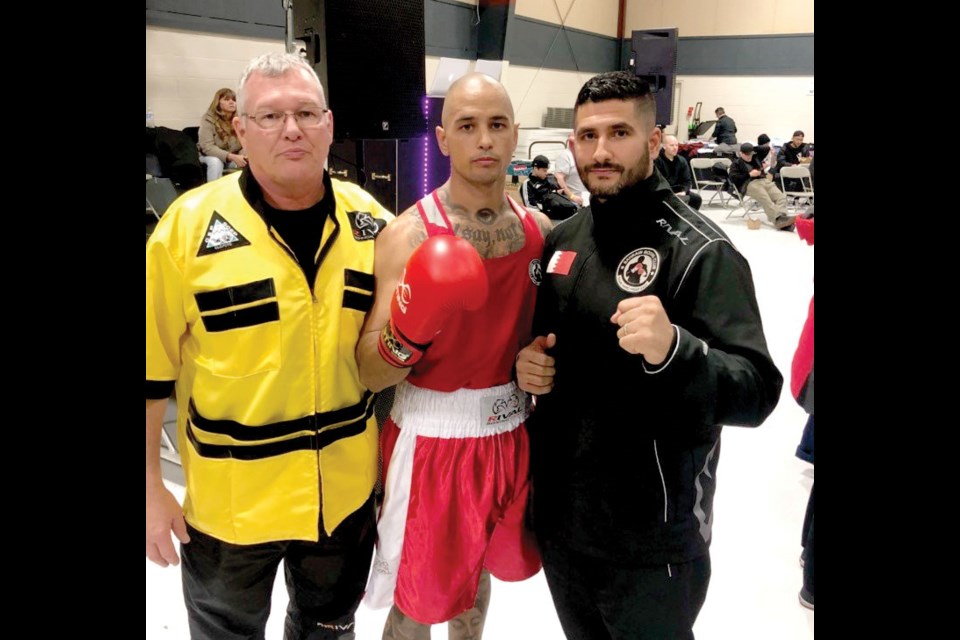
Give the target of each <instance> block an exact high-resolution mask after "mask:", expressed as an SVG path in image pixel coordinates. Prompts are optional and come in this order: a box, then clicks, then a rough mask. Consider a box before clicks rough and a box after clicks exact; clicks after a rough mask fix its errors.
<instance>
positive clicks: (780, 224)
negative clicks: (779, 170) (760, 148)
mask: <svg viewBox="0 0 960 640" xmlns="http://www.w3.org/2000/svg"><path fill="white" fill-rule="evenodd" d="M730 181H731V182H733V184H734V186H736V187H737V190H739V191H740V193H742V194H746V195H748V196H750V197H751V198H753V199H754V200H756V201H757V202H759V203H760V206H761V207H763V212H764V213H766V214H767V219H768V220H770V222H771V224H773V226H774V227H776V228H777V229H780V230H781V231H793V221H794V220H795V219H796V216H792V215H790V214H789V213H787V197H786V196H785V195H783V192H782V191H780V189H778V188H777V186H776V185H775V184H774V183H773V180H772V179H768V177H767V173H766V170H765V169H764V168H763V165H761V163H760V160H759V159H758V158H757V156H756V153H755V152H754V148H753V144H751V143H749V142H744V143H743V144H742V145H740V157H739V158H737V159H736V160H734V161H733V164H732V165H730Z"/></svg>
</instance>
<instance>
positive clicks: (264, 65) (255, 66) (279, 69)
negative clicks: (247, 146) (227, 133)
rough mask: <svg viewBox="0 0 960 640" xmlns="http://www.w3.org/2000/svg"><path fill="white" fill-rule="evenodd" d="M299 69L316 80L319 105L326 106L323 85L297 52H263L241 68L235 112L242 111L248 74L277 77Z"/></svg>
mask: <svg viewBox="0 0 960 640" xmlns="http://www.w3.org/2000/svg"><path fill="white" fill-rule="evenodd" d="M299 70H303V71H306V72H307V75H308V76H309V77H310V78H313V79H314V80H315V81H316V83H317V91H319V92H320V103H321V106H322V107H324V108H326V106H327V99H326V96H325V95H324V93H323V85H322V84H320V78H319V77H318V76H317V72H316V71H314V70H313V67H311V66H310V64H309V63H308V62H307V61H306V60H305V59H304V58H303V56H301V55H300V54H297V53H276V52H274V53H265V54H263V55H262V56H259V57H256V58H254V59H253V60H251V61H250V64H248V65H247V68H246V69H244V70H243V74H242V75H241V76H240V83H239V85H238V87H239V88H238V89H237V113H238V114H240V113H243V112H244V103H245V102H246V97H247V96H246V85H247V80H249V79H250V76H252V75H253V74H255V73H259V74H260V75H262V76H266V77H267V78H279V77H280V76H282V75H284V74H286V73H288V72H290V71H299Z"/></svg>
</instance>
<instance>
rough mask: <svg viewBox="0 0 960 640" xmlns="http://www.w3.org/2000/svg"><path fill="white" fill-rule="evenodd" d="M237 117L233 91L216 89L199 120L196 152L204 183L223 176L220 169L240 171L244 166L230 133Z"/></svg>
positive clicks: (240, 148)
mask: <svg viewBox="0 0 960 640" xmlns="http://www.w3.org/2000/svg"><path fill="white" fill-rule="evenodd" d="M236 114H237V94H235V93H234V92H233V89H220V90H219V91H217V93H216V95H214V96H213V102H211V103H210V107H209V108H208V109H207V112H206V113H204V114H203V117H202V118H201V119H200V131H199V132H198V133H197V138H198V140H197V148H198V149H199V150H200V162H202V163H203V164H205V165H206V166H207V182H213V181H214V180H216V179H217V178H219V177H220V176H222V175H223V170H224V168H225V167H226V168H229V169H242V168H243V167H245V166H247V157H246V156H245V155H244V154H243V146H242V145H241V144H240V140H238V139H237V134H236V133H234V131H233V117H234V116H235V115H236Z"/></svg>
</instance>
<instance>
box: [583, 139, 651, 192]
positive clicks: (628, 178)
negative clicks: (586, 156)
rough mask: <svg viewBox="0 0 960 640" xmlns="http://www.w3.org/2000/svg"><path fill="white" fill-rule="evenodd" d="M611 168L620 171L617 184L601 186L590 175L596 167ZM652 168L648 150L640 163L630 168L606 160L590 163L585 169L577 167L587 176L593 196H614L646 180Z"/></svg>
mask: <svg viewBox="0 0 960 640" xmlns="http://www.w3.org/2000/svg"><path fill="white" fill-rule="evenodd" d="M601 167H606V168H611V169H614V170H616V171H619V172H620V179H619V180H617V182H616V184H612V185H604V186H599V185H597V184H593V179H592V178H591V177H590V173H589V172H590V170H591V169H595V168H601ZM649 168H650V152H649V150H647V151H646V152H645V153H644V154H643V157H642V158H641V159H640V163H639V164H636V165H634V166H632V167H630V168H629V169H627V168H625V167H624V166H623V165H619V164H615V163H613V162H606V163H604V164H589V165H587V166H586V167H584V168H583V169H581V168H580V167H577V171H579V172H580V175H581V176H586V177H585V178H584V179H583V183H584V185H585V186H586V187H587V190H588V191H589V192H590V197H591V198H613V197H615V196H617V195H619V193H620V192H621V191H623V190H624V189H626V188H627V187H632V186H633V185H635V184H637V183H638V182H640V181H641V180H644V179H646V178H647V176H649V175H650V174H649V173H648V171H649Z"/></svg>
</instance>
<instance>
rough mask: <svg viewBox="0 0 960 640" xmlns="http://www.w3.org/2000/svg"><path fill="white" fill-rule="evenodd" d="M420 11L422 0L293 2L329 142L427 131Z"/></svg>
mask: <svg viewBox="0 0 960 640" xmlns="http://www.w3.org/2000/svg"><path fill="white" fill-rule="evenodd" d="M423 8H424V4H423V0H352V1H350V2H345V1H343V0H293V30H294V31H293V38H294V39H296V40H302V41H303V42H304V43H305V44H306V57H307V61H308V62H310V64H311V65H313V68H314V70H315V71H316V72H317V75H318V76H320V81H321V82H322V83H323V87H324V89H325V90H326V93H327V101H328V102H329V104H330V109H331V110H332V111H333V124H334V137H335V138H337V139H348V138H349V139H390V138H394V139H395V138H413V137H418V136H421V135H423V134H424V133H426V131H425V124H424V120H423V112H422V100H423V96H424V95H425V94H426V79H425V77H424V75H425V71H424V57H425V55H426V51H425V48H424V19H423Z"/></svg>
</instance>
